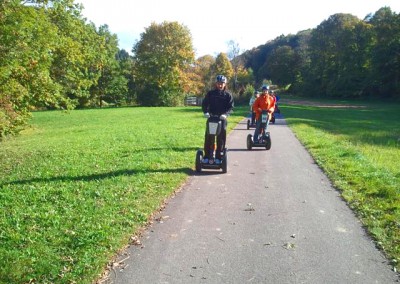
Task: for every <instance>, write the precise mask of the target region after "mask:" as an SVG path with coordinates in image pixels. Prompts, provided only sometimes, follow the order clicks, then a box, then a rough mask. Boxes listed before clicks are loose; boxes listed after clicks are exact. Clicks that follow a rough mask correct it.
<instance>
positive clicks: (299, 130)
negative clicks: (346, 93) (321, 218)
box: [281, 101, 400, 270]
mask: <svg viewBox="0 0 400 284" xmlns="http://www.w3.org/2000/svg"><path fill="white" fill-rule="evenodd" d="M399 108H400V107H399V105H396V104H395V105H393V104H360V103H358V104H357V105H355V104H351V105H348V104H347V103H345V102H330V103H329V104H319V103H318V102H315V101H314V102H311V103H310V102H303V103H302V102H301V101H300V102H296V103H295V104H293V101H292V102H285V101H282V103H281V109H282V113H283V114H284V116H285V118H286V120H287V122H288V124H289V126H290V127H291V128H292V130H293V131H294V132H295V134H296V136H297V137H298V138H299V140H300V141H301V142H302V143H303V144H304V145H305V147H306V148H307V149H308V150H309V152H310V153H311V154H312V156H313V157H314V159H315V160H316V162H317V163H318V164H319V165H320V167H321V168H323V170H324V171H325V172H326V173H327V175H328V176H329V177H330V179H331V180H332V182H333V184H334V185H335V187H337V188H338V189H339V190H340V191H341V192H342V195H343V197H344V199H345V200H346V201H347V202H348V203H349V205H350V206H351V208H353V209H354V211H355V212H356V213H357V214H358V216H359V218H360V219H361V221H362V222H363V224H364V225H365V226H366V228H367V229H368V231H369V232H370V233H371V235H372V236H373V238H374V239H375V240H376V243H377V245H378V246H379V247H381V248H382V249H383V250H384V251H385V252H386V254H387V255H388V257H389V259H391V260H392V262H393V265H394V267H396V269H397V270H398V269H399V264H398V262H399V261H400V167H399V161H400V112H399Z"/></svg>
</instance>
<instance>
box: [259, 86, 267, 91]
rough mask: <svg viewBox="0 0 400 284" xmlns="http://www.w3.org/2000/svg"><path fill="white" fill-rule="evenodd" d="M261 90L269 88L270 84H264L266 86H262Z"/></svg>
mask: <svg viewBox="0 0 400 284" xmlns="http://www.w3.org/2000/svg"><path fill="white" fill-rule="evenodd" d="M261 90H263V91H264V90H269V86H268V85H264V86H262V88H261Z"/></svg>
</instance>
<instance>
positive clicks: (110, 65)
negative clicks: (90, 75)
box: [91, 25, 128, 107]
mask: <svg viewBox="0 0 400 284" xmlns="http://www.w3.org/2000/svg"><path fill="white" fill-rule="evenodd" d="M98 34H99V36H100V37H101V38H102V39H103V44H102V47H103V51H104V56H103V57H102V58H101V65H100V74H101V75H100V77H99V79H98V80H97V84H95V85H93V86H92V88H91V95H92V96H94V97H95V98H96V99H97V101H98V103H99V105H100V107H101V106H102V104H103V101H105V102H107V103H114V104H117V105H118V104H120V103H121V101H122V100H123V98H124V97H126V94H127V92H128V80H127V78H126V77H125V76H124V74H123V73H122V69H121V66H120V65H119V62H118V60H117V55H118V52H119V50H118V39H117V36H116V35H115V34H111V32H110V31H109V29H108V26H107V25H103V26H100V28H99V31H98Z"/></svg>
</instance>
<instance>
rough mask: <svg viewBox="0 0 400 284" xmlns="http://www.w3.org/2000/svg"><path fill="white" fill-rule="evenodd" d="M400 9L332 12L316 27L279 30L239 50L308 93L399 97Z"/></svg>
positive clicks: (259, 71)
mask: <svg viewBox="0 0 400 284" xmlns="http://www.w3.org/2000/svg"><path fill="white" fill-rule="evenodd" d="M399 39H400V15H399V14H396V13H395V12H392V11H391V9H390V8H389V7H383V8H381V9H379V10H378V11H377V12H375V13H374V14H369V15H367V16H366V17H365V18H364V19H363V20H361V19H359V18H357V17H355V16H353V15H351V14H342V13H340V14H335V15H332V16H330V17H329V18H328V19H327V20H325V21H323V22H322V23H321V24H320V25H318V26H317V27H316V28H314V29H309V30H305V31H300V32H298V33H297V34H296V35H288V36H280V37H278V38H276V39H274V40H272V41H270V42H268V43H266V44H265V45H262V46H259V47H257V48H254V49H252V50H250V51H247V52H245V53H243V54H242V55H241V57H242V60H243V62H245V66H246V68H251V69H252V70H253V72H254V74H255V78H256V80H258V81H261V80H263V78H268V79H270V80H272V81H273V82H274V83H276V84H278V85H280V86H281V87H283V86H285V87H286V88H287V89H288V91H290V92H291V93H294V94H300V95H303V96H311V97H329V98H352V99H353V98H354V99H371V98H374V99H392V100H399V99H400V81H399V80H400V40H399Z"/></svg>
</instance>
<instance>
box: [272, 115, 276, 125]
mask: <svg viewBox="0 0 400 284" xmlns="http://www.w3.org/2000/svg"><path fill="white" fill-rule="evenodd" d="M271 123H273V124H275V114H272V117H271Z"/></svg>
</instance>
